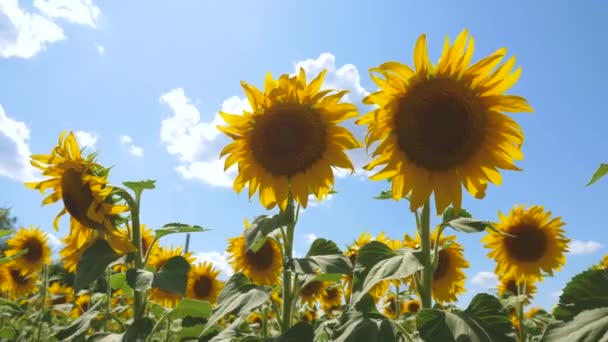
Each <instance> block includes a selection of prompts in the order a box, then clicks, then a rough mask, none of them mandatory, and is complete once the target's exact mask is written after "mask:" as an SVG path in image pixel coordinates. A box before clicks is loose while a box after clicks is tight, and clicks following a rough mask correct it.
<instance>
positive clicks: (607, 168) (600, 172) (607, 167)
mask: <svg viewBox="0 0 608 342" xmlns="http://www.w3.org/2000/svg"><path fill="white" fill-rule="evenodd" d="M606 173H608V164H604V163H602V164H601V165H600V166H599V167H598V168H597V170H595V173H594V174H593V177H591V180H589V182H588V183H587V186H589V185H591V184H593V183H595V182H597V181H598V180H600V179H601V178H602V177H604V176H605V175H606Z"/></svg>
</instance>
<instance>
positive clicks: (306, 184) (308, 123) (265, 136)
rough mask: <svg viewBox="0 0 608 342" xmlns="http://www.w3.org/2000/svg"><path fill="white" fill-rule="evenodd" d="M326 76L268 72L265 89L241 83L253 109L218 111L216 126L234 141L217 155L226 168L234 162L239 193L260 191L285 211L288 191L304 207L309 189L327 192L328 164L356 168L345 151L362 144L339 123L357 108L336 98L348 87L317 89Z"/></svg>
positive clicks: (262, 198) (320, 194) (263, 198)
mask: <svg viewBox="0 0 608 342" xmlns="http://www.w3.org/2000/svg"><path fill="white" fill-rule="evenodd" d="M324 75H325V71H322V72H321V73H320V74H319V75H318V76H317V77H316V78H315V79H313V80H312V81H311V82H310V83H307V81H306V73H305V72H304V69H300V72H299V73H298V75H296V76H289V75H286V74H284V75H281V76H280V77H279V79H277V80H275V79H274V78H273V77H272V75H270V73H269V74H268V75H267V76H266V80H265V82H264V88H265V89H264V91H263V92H262V91H261V90H259V89H258V88H256V87H254V86H252V85H250V84H247V83H245V82H242V83H241V84H242V86H243V89H244V90H245V93H246V95H247V98H248V99H249V104H250V105H251V111H244V112H243V113H242V114H238V115H235V114H228V113H224V112H220V115H221V117H222V118H223V119H224V121H225V122H226V123H227V126H218V129H219V130H220V131H222V132H224V133H225V134H226V135H228V136H229V137H230V138H232V140H233V142H232V143H231V144H229V145H228V146H226V147H225V148H224V149H223V150H222V152H221V156H225V155H227V156H228V157H227V158H226V161H225V165H224V168H225V169H227V168H229V167H231V166H232V165H234V164H236V163H238V172H239V173H238V176H237V177H236V179H235V181H234V189H235V190H236V191H237V192H241V191H242V190H243V188H244V187H245V186H246V185H247V186H249V197H252V196H253V194H255V192H256V191H258V190H259V196H260V202H261V203H262V205H263V206H264V207H266V208H267V209H271V208H273V207H274V206H275V205H277V204H278V205H279V207H280V208H281V209H282V210H285V208H286V207H287V202H288V198H289V196H290V195H291V196H293V198H294V199H295V201H296V202H298V203H299V204H301V205H302V207H304V208H306V206H307V203H308V195H309V194H310V193H313V194H314V195H315V196H316V197H317V199H319V200H320V199H322V198H324V197H326V196H327V195H328V194H329V192H330V191H331V189H332V185H333V182H334V177H333V172H332V169H331V168H332V166H334V167H341V168H347V169H351V170H354V167H353V165H352V163H351V161H350V160H349V158H348V157H347V155H346V154H345V153H344V150H347V149H352V148H357V147H360V143H359V142H358V141H357V140H356V139H355V138H354V136H353V135H352V134H351V133H350V132H349V131H348V130H346V129H345V128H343V127H341V126H338V123H340V122H342V121H344V120H346V119H350V118H353V117H355V116H357V115H358V113H357V107H356V106H355V105H354V104H350V103H343V102H340V99H341V98H342V97H343V96H344V95H345V94H346V91H341V92H334V91H333V90H320V89H321V85H322V84H323V79H324Z"/></svg>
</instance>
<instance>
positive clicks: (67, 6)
mask: <svg viewBox="0 0 608 342" xmlns="http://www.w3.org/2000/svg"><path fill="white" fill-rule="evenodd" d="M34 7H36V8H37V9H38V10H39V11H40V12H42V13H43V14H44V15H46V16H47V17H50V18H53V19H65V20H67V21H68V22H70V23H73V24H80V25H86V26H90V27H92V28H96V27H97V25H96V23H95V22H96V21H97V17H98V16H99V13H100V10H99V7H97V6H95V5H94V4H93V1H92V0H35V1H34Z"/></svg>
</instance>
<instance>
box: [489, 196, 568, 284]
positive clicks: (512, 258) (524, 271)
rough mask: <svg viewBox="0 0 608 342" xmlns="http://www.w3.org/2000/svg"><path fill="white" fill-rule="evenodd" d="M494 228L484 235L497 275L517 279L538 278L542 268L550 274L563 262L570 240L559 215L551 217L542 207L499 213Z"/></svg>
mask: <svg viewBox="0 0 608 342" xmlns="http://www.w3.org/2000/svg"><path fill="white" fill-rule="evenodd" d="M499 219H500V222H499V223H498V224H496V226H495V227H496V229H498V230H499V231H501V232H504V233H506V234H508V235H506V234H501V233H498V232H495V231H488V234H487V235H486V236H484V237H483V239H482V241H483V242H485V247H487V248H489V249H490V253H488V256H489V257H491V258H494V259H495V260H496V271H495V273H496V274H501V275H502V276H503V277H504V278H511V279H516V280H518V281H524V280H532V281H533V280H535V279H540V278H541V271H544V272H546V273H548V274H553V271H554V270H559V269H561V267H562V265H564V264H565V262H566V257H565V253H566V252H567V251H568V243H569V241H570V240H569V239H567V238H566V237H565V236H564V231H563V229H562V227H563V226H564V223H563V222H562V221H561V218H559V217H556V218H551V212H547V211H545V210H544V209H543V207H542V206H536V205H535V206H531V207H529V208H525V207H523V206H515V207H514V208H512V209H511V212H510V214H509V216H505V215H503V214H502V213H499Z"/></svg>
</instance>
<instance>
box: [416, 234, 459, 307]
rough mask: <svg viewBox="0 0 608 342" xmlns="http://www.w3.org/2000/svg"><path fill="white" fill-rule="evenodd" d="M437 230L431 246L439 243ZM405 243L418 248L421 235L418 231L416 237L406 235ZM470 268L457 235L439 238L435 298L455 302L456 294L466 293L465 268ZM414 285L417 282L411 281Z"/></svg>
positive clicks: (432, 235)
mask: <svg viewBox="0 0 608 342" xmlns="http://www.w3.org/2000/svg"><path fill="white" fill-rule="evenodd" d="M437 232H438V230H437V229H435V231H434V232H433V234H431V241H432V242H431V248H434V247H435V244H436V243H437ZM405 244H406V246H408V247H411V248H418V246H419V245H420V236H419V235H418V233H416V237H415V238H413V239H412V238H411V237H410V236H408V235H406V236H405ZM465 268H469V263H468V261H467V260H466V259H465V258H464V254H463V247H462V245H460V244H459V243H458V242H456V235H448V236H446V235H442V236H441V238H440V239H439V261H438V262H437V267H436V268H435V271H434V272H433V299H435V300H436V301H437V302H439V303H445V302H455V301H456V300H457V298H456V296H457V295H460V294H462V293H464V292H465V291H466V290H465V288H464V280H465V279H466V277H467V276H466V274H465V273H464V271H463V269H465ZM411 283H412V285H413V286H415V283H414V282H413V281H412V282H411Z"/></svg>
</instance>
